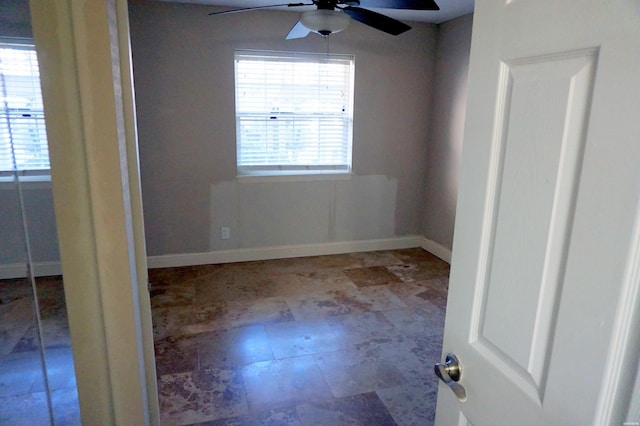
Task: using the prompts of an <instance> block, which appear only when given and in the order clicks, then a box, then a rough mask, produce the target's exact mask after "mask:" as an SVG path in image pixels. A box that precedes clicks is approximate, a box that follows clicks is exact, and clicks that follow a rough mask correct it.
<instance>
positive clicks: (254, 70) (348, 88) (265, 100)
mask: <svg viewBox="0 0 640 426" xmlns="http://www.w3.org/2000/svg"><path fill="white" fill-rule="evenodd" d="M235 78H236V138H237V165H238V174H239V175H251V174H300V173H349V172H350V171H351V141H352V129H353V80H354V59H353V56H352V55H327V54H310V53H289V52H258V51H246V50H239V51H236V54H235Z"/></svg>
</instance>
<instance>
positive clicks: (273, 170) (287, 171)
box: [234, 49, 355, 182]
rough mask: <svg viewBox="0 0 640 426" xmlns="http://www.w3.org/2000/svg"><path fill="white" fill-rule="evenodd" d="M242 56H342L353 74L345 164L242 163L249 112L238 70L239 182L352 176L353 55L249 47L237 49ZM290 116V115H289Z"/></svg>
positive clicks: (297, 59) (301, 58)
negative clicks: (242, 132) (240, 96)
mask: <svg viewBox="0 0 640 426" xmlns="http://www.w3.org/2000/svg"><path fill="white" fill-rule="evenodd" d="M239 56H240V57H242V56H257V57H266V58H269V57H273V58H279V57H284V58H286V60H287V61H292V62H305V61H308V62H316V61H318V62H319V61H321V60H323V59H325V58H332V59H340V60H342V61H345V60H347V61H349V62H350V73H349V82H348V85H349V87H348V89H347V90H348V91H349V93H348V98H347V104H346V105H345V108H344V109H343V111H344V110H345V109H346V112H347V115H346V117H347V118H348V129H346V131H347V137H346V138H347V139H346V141H345V143H344V145H343V146H342V149H344V151H343V152H345V153H346V161H345V164H341V165H324V166H322V165H306V166H305V165H287V164H284V165H240V164H238V163H239V162H240V161H239V158H240V149H241V148H240V145H239V144H240V143H241V141H240V124H239V123H240V119H241V117H243V116H246V113H245V112H241V111H239V110H238V104H239V101H238V90H239V89H238V80H237V78H238V75H237V73H238V71H237V69H236V71H235V73H234V74H235V78H236V81H235V83H234V85H235V89H236V112H235V116H236V132H237V133H236V150H237V156H238V157H237V158H236V170H237V177H236V179H237V181H238V182H265V181H269V182H272V181H306V180H344V179H350V178H351V174H352V172H353V170H352V167H353V159H352V152H353V103H354V93H353V90H354V78H355V72H354V66H355V58H354V56H353V55H327V54H317V53H299V52H277V51H258V50H246V49H238V50H236V51H235V55H234V63H236V61H237V60H238V57H239ZM260 114H261V115H262V116H270V115H276V114H277V113H273V112H272V111H269V112H267V111H263V112H262V113H258V114H257V115H260ZM312 114H315V115H316V116H318V117H321V113H312ZM285 117H286V116H285ZM335 117H345V115H336V116H335Z"/></svg>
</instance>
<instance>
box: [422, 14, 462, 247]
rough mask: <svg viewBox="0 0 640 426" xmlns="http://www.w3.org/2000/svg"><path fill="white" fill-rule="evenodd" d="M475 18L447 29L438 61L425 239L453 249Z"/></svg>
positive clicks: (456, 21) (441, 35) (441, 30)
mask: <svg viewBox="0 0 640 426" xmlns="http://www.w3.org/2000/svg"><path fill="white" fill-rule="evenodd" d="M472 21H473V15H466V16H463V17H460V18H458V19H454V20H452V21H449V22H446V23H444V24H441V25H440V27H439V29H438V36H437V49H436V58H435V79H434V89H433V93H434V95H433V108H432V111H431V120H430V122H431V137H430V140H429V146H428V151H427V162H426V164H425V167H426V173H427V176H426V185H425V190H424V193H423V197H424V200H425V205H424V210H423V213H424V219H423V227H422V234H423V235H424V236H425V237H426V238H428V239H430V240H432V241H435V242H436V243H439V244H440V245H442V246H444V247H446V248H448V249H451V247H452V245H453V225H454V220H455V212H456V198H457V195H458V175H459V172H460V170H459V168H460V155H461V151H462V137H463V133H464V132H463V129H464V116H465V108H466V101H467V73H468V71H469V49H470V46H471V27H472V23H473V22H472Z"/></svg>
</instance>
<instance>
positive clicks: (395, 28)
mask: <svg viewBox="0 0 640 426" xmlns="http://www.w3.org/2000/svg"><path fill="white" fill-rule="evenodd" d="M342 11H343V12H344V13H346V14H347V15H349V16H351V18H352V19H355V20H356V21H359V22H362V23H363V24H365V25H368V26H370V27H373V28H375V29H376V30H380V31H384V32H385V33H388V34H391V35H398V34H402V33H403V32H405V31H409V30H410V29H411V27H410V26H409V25H407V24H405V23H404V22H400V21H398V20H396V19H393V18H390V17H388V16H385V15H382V14H381V13H378V12H374V11H373V10H367V9H362V8H360V7H353V6H349V7H345V8H343V9H342Z"/></svg>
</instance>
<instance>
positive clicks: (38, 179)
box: [0, 175, 51, 190]
mask: <svg viewBox="0 0 640 426" xmlns="http://www.w3.org/2000/svg"><path fill="white" fill-rule="evenodd" d="M18 179H19V180H20V185H21V186H22V189H50V188H51V176H49V175H37V176H20V177H18ZM17 189H18V185H17V183H16V180H15V177H14V176H0V190H17Z"/></svg>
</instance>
